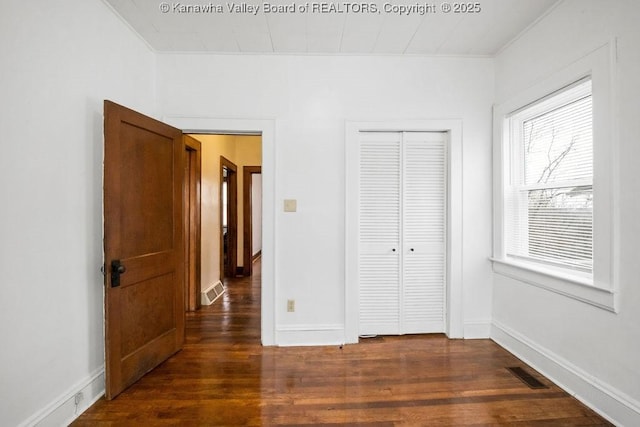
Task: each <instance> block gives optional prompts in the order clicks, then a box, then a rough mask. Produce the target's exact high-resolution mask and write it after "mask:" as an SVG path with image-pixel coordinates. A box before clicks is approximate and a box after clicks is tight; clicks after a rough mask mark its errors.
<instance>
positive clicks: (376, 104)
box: [158, 54, 494, 344]
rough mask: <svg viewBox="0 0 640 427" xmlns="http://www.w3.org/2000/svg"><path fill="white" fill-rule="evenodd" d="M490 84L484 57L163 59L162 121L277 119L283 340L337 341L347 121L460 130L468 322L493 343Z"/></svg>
mask: <svg viewBox="0 0 640 427" xmlns="http://www.w3.org/2000/svg"><path fill="white" fill-rule="evenodd" d="M493 78H494V69H493V61H492V60H491V59H482V58H471V59H461V58H417V57H408V58H402V57H376V56H363V57H347V56H275V55H272V56H251V55H242V56H239V55H188V54H185V55H176V54H161V55H158V90H159V92H158V96H159V100H160V106H161V108H162V114H163V116H164V117H171V116H182V117H185V116H186V117H212V118H230V119H233V118H252V119H275V124H276V136H275V147H276V160H275V165H276V166H275V168H276V169H275V173H276V189H275V199H276V209H277V213H276V236H275V240H276V254H275V255H276V258H275V259H276V261H275V262H276V265H275V268H276V280H275V283H276V289H275V293H276V307H275V310H276V328H277V332H278V335H277V336H278V338H277V342H279V343H284V342H287V343H295V340H296V339H297V338H292V340H288V339H287V336H288V335H291V334H293V335H295V336H296V337H303V338H301V339H302V340H303V342H300V343H305V344H310V343H327V342H330V341H331V340H332V339H337V338H336V337H337V336H339V334H341V333H342V332H341V328H343V326H344V294H345V290H344V286H345V279H344V275H345V267H344V259H345V249H344V227H345V203H344V197H345V182H344V179H345V173H344V162H345V154H344V153H345V147H344V141H345V120H403V119H443V118H459V119H462V120H463V161H464V177H463V187H464V207H463V209H464V254H463V259H464V278H463V280H464V301H465V306H464V312H465V321H466V322H468V324H469V328H470V329H469V333H468V334H467V335H471V336H477V335H484V336H488V333H489V323H490V316H491V267H490V264H489V262H488V256H489V255H490V251H491V217H490V215H491V202H490V195H491V191H490V189H491V169H490V167H491V104H492V101H493V94H494V84H493ZM267 167H268V166H267V165H263V174H266V173H268V171H267ZM283 199H297V201H298V212H296V213H284V212H282V200H283ZM287 299H295V300H296V312H295V313H287V312H286V300H287ZM326 330H332V331H333V332H334V335H331V336H326V335H323V334H322V333H320V332H319V331H326ZM306 332H309V333H306ZM298 333H299V334H298ZM296 334H297V335H296ZM336 334H337V335H336Z"/></svg>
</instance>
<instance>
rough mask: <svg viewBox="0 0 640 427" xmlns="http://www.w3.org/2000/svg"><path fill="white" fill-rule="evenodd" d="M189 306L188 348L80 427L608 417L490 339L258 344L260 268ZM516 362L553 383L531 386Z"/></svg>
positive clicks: (88, 415) (549, 421)
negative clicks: (212, 298)
mask: <svg viewBox="0 0 640 427" xmlns="http://www.w3.org/2000/svg"><path fill="white" fill-rule="evenodd" d="M254 272H255V273H256V274H255V275H254V276H253V277H252V278H238V279H233V280H231V281H229V282H228V283H227V292H226V293H225V294H224V296H223V297H222V299H221V301H217V302H216V303H215V304H214V305H213V306H210V307H203V309H202V310H200V311H199V312H197V313H189V314H188V315H187V332H186V343H185V346H184V349H183V350H182V351H181V352H180V353H178V354H177V355H175V356H174V357H172V358H171V359H169V360H167V361H166V362H164V363H163V364H162V365H160V366H159V367H157V368H156V369H155V370H154V371H153V372H151V373H149V374H148V375H146V376H145V377H144V378H142V379H141V380H140V381H138V382H137V383H136V384H134V385H133V386H131V387H130V388H129V389H127V390H125V391H124V392H123V393H122V394H121V395H120V396H119V397H117V398H116V399H115V400H112V401H106V400H104V399H101V400H100V401H98V402H97V403H96V404H94V405H93V406H92V407H91V408H89V409H88V410H87V411H86V412H85V413H84V414H82V415H81V416H80V417H79V418H78V419H77V420H76V421H75V422H74V423H73V424H72V425H74V426H99V427H100V426H104V427H111V426H139V425H144V426H240V425H242V426H260V425H264V426H269V425H278V426H302V425H314V426H338V425H340V426H364V425H366V426H503V425H515V426H608V425H611V424H609V423H608V422H607V421H606V420H604V419H602V418H601V417H599V416H598V415H597V414H595V413H594V412H593V411H591V410H590V409H588V408H587V407H585V406H584V405H582V404H581V403H580V402H578V401H577V400H576V399H574V398H572V397H571V396H569V395H568V394H567V393H565V392H564V391H562V390H561V389H560V388H558V387H557V386H556V385H555V384H553V383H552V382H551V381H549V380H548V379H546V378H544V377H543V376H542V375H540V374H539V373H537V372H535V371H534V370H533V369H532V368H530V367H528V366H527V365H526V364H524V363H523V362H521V361H520V360H518V359H517V358H516V357H514V356H513V355H511V354H510V353H508V352H507V351H505V350H504V349H502V348H501V347H500V346H498V345H497V344H495V343H494V342H492V341H490V340H449V339H447V338H446V337H445V336H444V335H438V334H434V335H415V336H414V335H411V336H403V337H376V338H373V339H363V340H362V341H361V343H360V344H356V345H346V346H343V347H340V346H326V347H285V348H278V347H262V345H261V344H260V317H259V316H260V274H259V272H260V265H259V261H258V264H256V265H255V266H254ZM513 366H520V367H522V368H524V369H525V370H526V371H527V372H528V373H529V374H531V375H532V376H533V377H534V378H536V379H538V380H539V381H541V382H542V383H543V384H544V385H545V386H547V387H548V388H543V389H531V388H529V387H527V386H526V385H525V384H524V383H523V382H522V381H521V380H520V379H518V378H517V377H515V376H514V375H513V374H511V373H510V372H509V371H508V370H507V368H508V367H513Z"/></svg>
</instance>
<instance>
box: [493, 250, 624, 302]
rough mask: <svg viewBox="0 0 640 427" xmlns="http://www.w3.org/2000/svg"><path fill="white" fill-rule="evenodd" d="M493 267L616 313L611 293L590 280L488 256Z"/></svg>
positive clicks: (516, 277)
mask: <svg viewBox="0 0 640 427" xmlns="http://www.w3.org/2000/svg"><path fill="white" fill-rule="evenodd" d="M490 259H491V261H492V262H493V271H494V273H496V274H499V275H501V276H505V277H509V278H512V279H515V280H519V281H521V282H525V283H528V284H530V285H534V286H537V287H539V288H542V289H546V290H549V291H552V292H555V293H558V294H560V295H564V296H566V297H569V298H573V299H575V300H578V301H582V302H584V303H587V304H591V305H593V306H595V307H598V308H602V309H604V310H608V311H611V312H613V313H616V312H617V310H616V304H615V299H616V298H615V296H616V295H615V293H614V292H613V291H611V290H609V289H602V288H598V287H596V286H594V285H593V282H592V280H590V279H587V278H584V277H580V276H577V275H571V274H565V273H563V272H560V271H557V270H553V269H547V268H544V267H542V266H538V265H535V264H531V263H527V262H521V261H514V260H511V259H498V258H490Z"/></svg>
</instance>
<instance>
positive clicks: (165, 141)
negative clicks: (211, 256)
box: [104, 101, 184, 399]
mask: <svg viewBox="0 0 640 427" xmlns="http://www.w3.org/2000/svg"><path fill="white" fill-rule="evenodd" d="M104 114H105V158H104V247H105V263H106V265H105V272H106V274H105V289H106V291H105V351H106V397H107V399H112V398H114V397H115V396H117V395H118V394H119V393H120V392H122V391H123V390H124V389H125V388H126V387H128V386H130V385H131V384H133V383H134V382H135V381H137V380H138V379H139V378H141V377H142V376H143V375H144V374H145V373H147V372H149V371H150V370H152V369H153V368H155V367H156V366H157V365H159V364H160V363H161V362H163V361H164V360H166V359H167V358H169V357H170V356H171V355H172V354H174V353H176V352H177V351H179V350H180V349H181V348H182V344H183V341H184V251H183V245H184V235H183V233H184V222H183V213H182V209H183V199H182V188H183V173H184V166H183V153H184V145H183V142H182V132H181V131H180V130H178V129H175V128H173V127H171V126H169V125H166V124H164V123H161V122H159V121H156V120H154V119H151V118H149V117H146V116H143V115H142V114H140V113H137V112H135V111H132V110H129V109H127V108H125V107H122V106H120V105H117V104H114V103H113V102H110V101H105V103H104Z"/></svg>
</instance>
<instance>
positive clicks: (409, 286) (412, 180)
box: [402, 132, 446, 333]
mask: <svg viewBox="0 0 640 427" xmlns="http://www.w3.org/2000/svg"><path fill="white" fill-rule="evenodd" d="M445 137H446V135H445V134H444V133H441V132H405V133H404V136H403V143H404V179H403V183H404V188H403V246H404V248H403V268H402V271H403V278H402V289H403V290H402V291H403V298H402V301H403V305H402V309H403V310H402V321H403V324H402V330H403V333H426V332H443V331H444V330H445V311H444V307H445V286H444V284H445V277H444V275H445V256H444V254H445V253H446V251H445V241H446V236H445V233H446V230H445V206H446V179H445V178H446V173H445V168H446V151H445V150H446V145H445Z"/></svg>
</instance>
